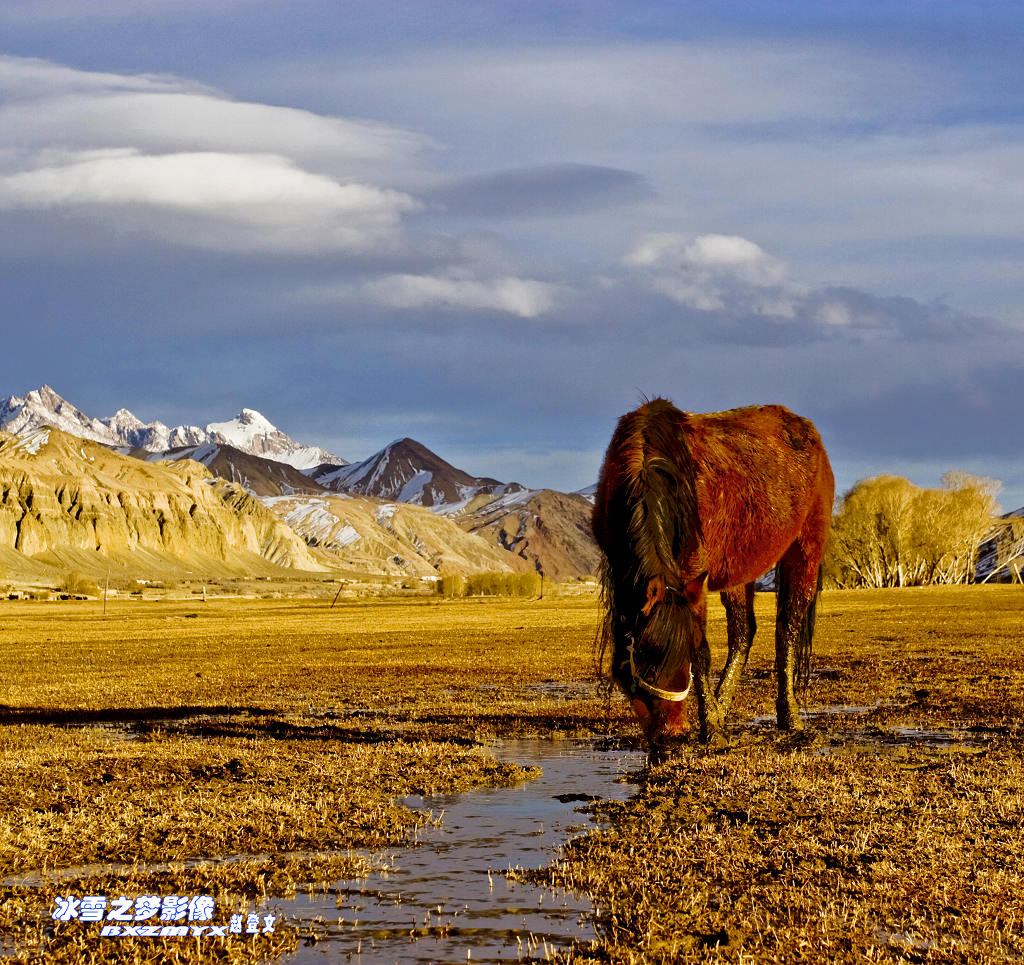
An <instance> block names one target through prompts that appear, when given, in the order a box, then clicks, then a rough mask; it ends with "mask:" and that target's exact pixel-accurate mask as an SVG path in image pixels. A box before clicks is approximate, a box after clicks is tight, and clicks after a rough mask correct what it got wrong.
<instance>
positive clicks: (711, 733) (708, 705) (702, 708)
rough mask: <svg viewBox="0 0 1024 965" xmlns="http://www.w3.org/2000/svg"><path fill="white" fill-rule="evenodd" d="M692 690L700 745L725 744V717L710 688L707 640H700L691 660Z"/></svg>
mask: <svg viewBox="0 0 1024 965" xmlns="http://www.w3.org/2000/svg"><path fill="white" fill-rule="evenodd" d="M692 671H693V688H694V690H695V691H696V692H697V718H698V720H699V721H700V742H701V743H702V744H716V745H717V744H724V743H725V728H724V727H723V724H724V723H725V715H724V714H723V713H722V712H721V710H720V709H719V706H718V701H717V700H716V699H715V693H714V690H713V689H712V686H711V648H710V647H709V646H708V638H707V637H706V636H705V637H703V639H702V640H701V643H700V646H699V647H698V648H697V653H696V655H695V657H694V660H693V667H692Z"/></svg>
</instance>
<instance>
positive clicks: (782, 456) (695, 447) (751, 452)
mask: <svg viewBox="0 0 1024 965" xmlns="http://www.w3.org/2000/svg"><path fill="white" fill-rule="evenodd" d="M685 431H686V433H687V437H688V445H689V448H690V451H691V452H692V453H693V456H694V458H695V459H696V460H697V463H698V465H699V466H700V473H699V475H698V477H697V502H698V506H699V508H700V516H701V524H702V529H703V531H704V534H705V546H706V547H707V549H708V551H709V552H708V557H709V558H708V563H709V564H710V568H711V570H712V573H713V576H714V577H717V578H713V579H712V581H711V585H712V587H713V588H715V589H719V588H724V587H726V586H732V585H736V584H738V583H743V582H745V581H747V580H748V579H754V578H756V577H757V576H758V575H760V572H763V570H764V569H767V568H768V567H770V566H771V565H773V564H774V563H775V562H776V560H777V559H778V557H779V555H780V552H781V551H783V550H785V549H786V548H787V547H788V546H789V545H790V544H791V543H793V542H795V541H796V540H798V539H800V538H801V537H804V536H805V535H806V538H808V539H810V540H811V541H812V542H814V543H815V544H817V543H821V546H822V549H823V547H824V540H825V538H826V537H827V532H828V525H829V521H830V519H831V511H832V499H833V492H834V481H833V477H832V468H831V466H830V464H829V460H828V454H827V453H826V451H825V446H824V444H823V443H822V441H821V436H820V434H819V433H818V430H817V428H816V427H815V425H814V423H813V422H811V420H810V419H805V418H803V417H802V416H798V415H796V414H795V413H794V412H791V411H790V410H789V409H787V408H786V407H785V406H781V405H764V406H745V407H744V408H740V409H729V410H726V411H724V412H709V413H697V414H691V415H689V417H688V419H687V420H686V430H685ZM716 547H717V548H719V549H720V550H721V555H719V554H717V553H715V552H714V548H716ZM713 556H719V558H718V559H713V558H711V557H713ZM716 571H717V572H716ZM755 571H759V572H755Z"/></svg>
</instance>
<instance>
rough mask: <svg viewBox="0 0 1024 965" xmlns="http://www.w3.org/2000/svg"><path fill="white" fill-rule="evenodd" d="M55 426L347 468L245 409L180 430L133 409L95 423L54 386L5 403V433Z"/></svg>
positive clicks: (129, 440)
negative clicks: (227, 448) (229, 448)
mask: <svg viewBox="0 0 1024 965" xmlns="http://www.w3.org/2000/svg"><path fill="white" fill-rule="evenodd" d="M43 426H52V427H54V428H57V429H60V430H61V431H63V432H67V433H70V434H71V435H75V436H79V437H81V438H84V439H92V440H93V441H94V442H101V443H103V444H104V445H107V446H115V447H124V448H127V449H144V450H147V451H149V452H164V451H166V450H168V449H174V448H177V447H180V446H202V445H204V444H206V443H214V444H217V443H219V444H226V445H229V446H233V447H234V448H236V449H240V450H242V452H247V453H250V454H251V455H255V456H263V457H264V458H267V459H274V460H276V461H277V462H283V463H287V464H288V465H290V466H294V467H295V468H296V469H300V470H301V469H313V468H315V467H317V466H321V465H323V464H324V463H329V464H332V465H334V466H339V465H342V466H343V465H347V463H346V461H345V460H344V459H340V458H339V457H338V456H335V455H334V454H332V453H330V452H328V451H327V450H326V449H321V448H320V447H319V446H304V445H302V444H301V443H299V442H296V441H295V440H294V439H292V438H291V436H289V435H286V434H285V433H284V432H282V431H281V430H280V429H278V428H277V427H276V426H275V425H273V424H272V423H271V422H270V421H269V420H268V419H266V418H265V417H264V416H263V415H261V414H260V413H259V412H257V411H256V410H255V409H242V411H241V412H240V413H239V414H238V415H237V416H235V418H234V419H232V420H230V421H228V422H212V423H210V424H209V425H208V426H207V427H206V428H205V429H201V428H200V427H199V426H175V427H174V428H173V429H170V428H168V427H167V426H166V425H164V423H162V422H160V421H159V420H158V421H155V422H149V423H146V422H143V421H142V420H141V419H139V418H138V417H137V416H135V415H133V414H132V413H131V412H129V411H128V410H127V409H118V410H117V412H116V413H114V415H112V416H111V417H110V418H109V419H94V418H92V417H90V416H88V415H86V414H85V413H84V412H83V411H82V410H81V409H79V408H77V407H76V406H74V405H72V404H71V403H70V402H68V401H67V399H65V398H63V397H62V396H61V395H59V394H58V393H57V392H55V391H54V390H53V389H52V388H50V386H48V385H44V386H42V388H39V389H33V390H32V391H31V392H28V393H26V395H25V396H24V398H21V397H19V396H14V395H12V396H11V397H10V398H8V399H7V400H6V401H4V402H2V403H0V429H2V430H3V431H4V432H10V433H12V434H13V435H26V434H27V433H29V432H33V431H34V430H36V429H39V428H42V427H43Z"/></svg>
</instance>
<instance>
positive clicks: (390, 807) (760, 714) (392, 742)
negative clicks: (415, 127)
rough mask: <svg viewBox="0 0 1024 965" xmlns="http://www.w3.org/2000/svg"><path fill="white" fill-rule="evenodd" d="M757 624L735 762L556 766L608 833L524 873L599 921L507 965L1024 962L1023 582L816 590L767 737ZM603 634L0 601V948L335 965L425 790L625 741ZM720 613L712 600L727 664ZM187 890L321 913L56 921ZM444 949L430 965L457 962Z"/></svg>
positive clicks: (459, 953)
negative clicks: (799, 654) (61, 900)
mask: <svg viewBox="0 0 1024 965" xmlns="http://www.w3.org/2000/svg"><path fill="white" fill-rule="evenodd" d="M757 606H758V611H757V612H758V623H759V631H758V636H757V640H756V642H755V646H754V651H753V653H752V656H751V663H750V666H749V668H748V671H747V674H746V678H745V680H744V683H743V686H742V688H741V691H740V693H739V695H738V696H737V700H736V703H735V705H734V710H733V715H732V732H731V735H730V736H731V742H732V746H731V747H729V748H727V749H725V750H720V751H715V752H705V751H703V750H702V749H701V748H699V747H697V746H696V745H691V746H689V747H686V748H683V749H681V751H680V753H679V754H678V755H677V756H675V757H673V758H672V759H671V760H669V761H667V762H665V763H663V764H660V765H658V766H656V767H650V766H645V765H643V764H642V762H641V759H636V760H635V761H634V762H632V763H630V764H629V765H628V768H627V769H628V770H630V771H631V773H632V775H633V777H632V780H634V781H635V782H636V783H635V784H629V785H617V787H620V788H624V790H625V792H626V793H628V794H629V795H631V796H630V797H629V798H628V799H627V800H624V801H615V800H611V799H610V798H609V795H608V794H606V793H605V792H604V791H603V790H601V791H600V792H594V791H591V790H580V786H581V785H583V784H584V783H585V782H584V776H583V775H578V776H576V777H572V776H569V775H566V776H565V777H562V778H560V777H558V775H557V774H555V775H551V774H549V778H553V779H554V780H555V782H556V783H558V782H559V781H561V782H562V783H564V784H565V785H566V787H565V788H564V794H566V795H569V796H571V795H573V794H576V793H579V794H592V793H598V794H599V797H601V798H607V800H599V801H580V802H573V801H571V800H570V801H569V802H559V803H560V804H561V803H567V804H568V806H569V807H572V806H573V805H574V804H578V805H582V806H584V807H587V808H590V809H591V810H593V811H596V813H597V816H598V817H599V818H600V820H601V822H602V824H601V827H600V828H595V827H594V826H593V825H589V820H590V819H589V817H588V815H586V814H580V815H576V817H577V818H578V823H579V824H580V825H581V826H584V825H589V827H590V830H589V831H584V832H583V833H581V834H579V835H577V836H575V837H573V838H572V840H570V841H569V843H568V844H566V846H565V848H564V850H563V851H562V852H561V853H556V852H552V853H551V857H550V860H547V861H543V860H537V861H534V860H530V861H527V862H523V864H524V865H525V867H526V870H524V871H521V872H518V873H516V875H515V877H517V878H520V879H528V880H530V881H531V882H538V883H540V884H541V885H542V886H549V885H550V886H555V887H556V888H560V889H568V891H569V892H572V893H574V894H575V895H576V897H573V898H564V899H558V900H565V901H566V902H573V903H575V904H574V905H573V907H574V908H575V909H576V911H574V912H573V915H575V914H577V912H578V911H579V910H583V911H584V912H585V910H586V908H587V907H588V906H590V905H592V906H593V908H594V912H593V915H592V919H591V920H592V924H591V925H586V924H584V925H583V926H581V927H580V929H579V931H578V933H577V934H576V936H575V937H576V939H577V941H576V944H575V945H572V944H568V945H567V944H560V945H558V947H557V948H554V949H552V947H551V945H550V943H549V945H548V946H544V945H543V944H541V945H535V946H533V947H528V948H527V949H526V952H525V953H524V952H523V951H522V945H521V944H520V945H515V943H513V951H512V952H511V953H510V957H508V958H498V959H497V960H512V961H515V960H516V957H517V956H518V955H522V956H523V957H525V956H526V954H531V955H533V956H534V957H544V956H545V955H551V956H552V957H554V958H556V959H561V960H567V961H600V962H609V961H610V962H647V961H651V962H675V961H733V962H741V961H758V962H760V961H768V962H771V961H785V962H790V961H794V962H795V961H821V960H829V959H831V960H835V961H851V962H852V961H865V960H868V961H871V960H875V961H954V962H960V961H962V962H986V961H992V962H1012V961H1020V960H1021V958H1022V957H1024V944H1022V940H1021V937H1020V935H1021V931H1022V921H1024V898H1022V897H1021V896H1022V895H1024V880H1022V872H1021V870H1020V858H1019V855H1020V854H1022V853H1024V833H1022V831H1021V828H1022V827H1024V801H1022V791H1021V788H1022V786H1024V762H1022V759H1021V758H1022V752H1021V737H1022V728H1021V708H1022V706H1024V652H1022V643H1021V641H1022V636H1024V597H1022V596H1021V590H1020V588H1019V587H972V588H960V589H949V590H947V589H934V590H903V591H877V592H853V593H827V594H825V596H824V598H823V600H822V607H821V611H820V614H819V624H818V627H819V633H818V639H817V642H816V658H815V667H816V670H815V672H814V675H813V677H812V681H811V685H810V688H809V691H808V693H807V694H806V697H805V701H806V712H805V720H806V722H807V723H808V725H809V728H808V732H807V733H806V734H804V735H801V736H800V737H799V738H796V739H791V738H786V737H780V736H778V735H777V734H776V733H775V731H774V729H773V727H772V720H773V719H772V717H771V713H772V710H773V706H774V695H773V687H772V680H771V676H772V674H771V661H772V655H773V648H772V646H771V634H772V622H773V621H772V600H771V598H770V597H768V596H764V597H759V598H758V601H757ZM193 614H195V615H194V616H193ZM597 619H598V613H597V607H596V601H593V600H590V601H587V600H578V599H576V600H558V599H552V600H545V601H540V602H528V601H515V602H500V601H490V602H487V603H480V604H478V603H475V602H472V601H469V602H462V603H456V604H447V605H434V604H423V603H416V602H409V603H390V604H353V605H347V606H344V607H341V606H339V607H337V608H336V609H334V610H330V611H328V610H327V609H326V605H325V604H316V603H312V602H309V601H305V602H298V601H292V602H287V601H259V602H255V601H241V602H232V603H228V602H213V603H211V604H209V605H208V606H207V607H199V606H198V605H197V604H195V603H182V604H170V603H145V604H138V603H133V604H123V605H119V606H115V607H112V608H111V611H110V612H109V613H108V617H107V619H106V620H103V619H102V618H101V617H100V614H99V612H98V608H97V607H96V606H95V605H91V604H79V605H74V604H64V605H56V604H30V603H20V602H13V601H12V602H7V601H4V602H3V603H2V604H0V645H2V648H3V656H4V660H3V661H2V662H0V874H2V877H3V881H4V884H3V887H2V893H0V926H2V927H0V931H2V943H3V944H2V951H3V952H4V953H5V954H8V955H11V954H13V955H14V956H15V957H16V959H17V960H20V961H40V962H41V961H66V962H78V961H82V962H88V961H97V962H98V961H125V962H144V961H154V962H156V961H161V962H162V961H172V962H173V961H180V962H192V961H208V960H210V959H211V958H214V957H216V958H218V959H219V960H223V961H237V962H242V961H245V962H249V961H259V960H288V959H289V958H290V957H294V956H296V955H298V956H300V958H301V960H303V961H308V960H314V961H321V960H334V959H333V958H332V957H331V950H332V949H333V950H337V948H336V947H335V946H334V945H332V943H333V942H335V941H336V940H338V939H339V936H340V935H342V934H345V935H346V936H349V937H351V935H353V934H356V933H357V929H358V926H355V925H354V924H353V922H354V916H353V915H352V914H351V912H352V911H353V908H352V906H351V905H346V902H347V901H348V899H349V897H351V896H352V895H357V894H359V892H360V890H364V891H365V890H369V889H367V883H368V882H372V881H375V880H377V879H374V878H373V877H372V875H374V874H375V873H379V872H380V871H381V870H388V873H389V874H390V870H389V869H390V867H391V862H392V860H394V862H395V864H397V863H399V861H400V860H401V856H402V855H404V854H405V853H406V852H405V849H406V848H407V846H409V845H410V843H411V842H412V841H414V840H415V838H416V837H417V836H421V839H422V841H423V842H424V845H423V847H420V848H418V849H417V848H413V851H419V852H422V853H424V854H426V850H425V849H426V847H427V845H426V842H427V839H428V838H429V836H430V835H431V834H436V833H440V834H442V835H443V834H444V833H445V831H444V829H445V824H444V821H443V819H442V823H441V826H440V829H439V828H437V827H434V826H433V823H432V822H433V819H434V818H436V814H437V808H436V807H434V806H433V804H432V803H431V801H433V800H434V799H433V798H431V799H430V800H425V799H424V798H423V795H425V794H430V795H436V794H442V795H445V794H451V793H460V792H469V794H468V796H467V797H466V798H462V799H460V800H462V801H464V802H468V803H467V804H466V806H467V807H469V808H470V809H471V810H472V809H473V808H478V807H480V803H479V802H482V801H484V800H486V798H484V797H481V798H479V799H478V803H476V804H474V803H473V801H474V794H478V793H479V794H482V795H488V794H492V793H493V792H491V791H488V790H484V791H479V792H474V791H472V789H473V788H492V787H495V786H499V787H500V786H504V787H506V788H512V789H515V788H518V787H520V786H523V782H524V781H526V780H528V779H529V778H530V777H531V775H532V774H533V772H532V771H529V770H524V769H523V768H520V767H517V766H515V765H514V764H512V763H509V762H507V761H504V762H503V761H499V760H497V759H496V758H495V756H494V754H493V753H491V752H489V751H488V749H487V748H488V746H489V744H490V742H493V741H494V740H496V739H499V738H501V739H508V738H522V737H531V738H534V739H541V740H547V741H550V740H552V739H565V738H567V737H576V738H585V739H595V738H597V739H600V740H601V741H603V742H604V743H605V744H606V745H607V742H608V740H609V738H611V740H612V743H613V744H615V745H622V744H625V745H626V746H629V745H631V744H632V745H633V746H636V743H637V736H638V735H637V731H636V728H635V725H634V724H633V722H632V721H631V719H630V718H629V716H628V714H627V713H626V712H625V708H624V707H623V706H622V704H621V702H620V701H618V700H617V699H612V701H611V702H608V701H607V700H606V699H605V698H604V697H603V696H601V695H599V694H598V693H597V692H596V690H595V687H594V683H593V672H592V641H593V636H594V630H595V628H596V624H597ZM723 623H724V621H723V620H722V615H721V612H720V610H718V609H717V608H716V609H715V610H714V611H713V612H712V614H711V625H710V633H711V636H712V640H713V642H715V643H716V644H721V643H723V642H724V625H723ZM722 649H723V648H722V647H720V646H719V647H718V652H719V660H721V656H722ZM543 766H544V765H543V764H542V767H543ZM595 769H596V765H595ZM548 770H549V771H551V770H552V768H551V766H550V765H549V766H548ZM526 786H529V785H526ZM499 794H500V792H499ZM413 796H416V797H413ZM501 800H502V799H501V798H500V797H499V798H498V799H497V803H493V802H492V804H491V805H490V806H488V807H487V808H481V810H482V811H484V812H487V813H494V814H498V813H500V809H501V807H503V806H504V805H503V804H501V803H500V802H501ZM510 800H514V798H511V799H510ZM409 805H421V806H413V807H410V806H409ZM422 805H425V806H422ZM459 806H462V805H459ZM432 808H433V811H434V814H433V816H431V814H430V811H431V809H432ZM502 820H504V819H503V818H499V823H500V821H502ZM568 820H569V821H572V820H574V819H573V818H569V819H568ZM451 827H452V828H454V827H455V824H454V822H453V824H452V825H451ZM487 834H490V835H491V837H490V838H488V837H487V836H486V835H485V836H484V837H483V838H481V842H482V843H481V844H480V847H479V850H480V851H481V852H482V853H484V855H485V856H486V857H487V858H488V861H490V859H491V855H492V854H493V853H494V852H495V851H496V846H495V844H494V841H493V829H492V831H489V832H487ZM470 850H472V845H470ZM410 853H411V852H410ZM534 857H536V856H534ZM491 870H492V875H491V883H492V884H494V892H491V891H490V889H488V895H492V894H494V893H495V892H497V894H498V895H499V897H500V898H501V901H499V902H498V905H499V906H500V905H501V904H502V902H504V903H505V904H506V905H507V904H508V902H506V901H505V899H506V898H507V897H508V895H514V894H517V892H507V893H506V892H501V891H500V890H499V885H498V883H497V880H496V878H497V876H495V875H494V874H493V872H494V871H497V870H504V869H499V868H496V867H491ZM478 874H479V873H478ZM500 887H502V888H506V889H508V887H509V886H508V885H506V884H505V883H504V879H502V883H501V886H500ZM514 887H519V886H518V885H516V886H514ZM378 890H381V891H382V893H383V889H378ZM186 893H188V894H199V893H204V894H210V895H211V896H212V897H213V898H214V899H215V902H216V908H217V912H216V915H217V919H218V922H219V921H220V919H224V921H226V920H227V917H228V915H229V914H232V913H242V912H243V911H244V912H245V913H246V914H248V913H253V912H255V911H256V910H257V909H259V910H260V912H261V913H262V912H263V910H265V909H267V908H270V907H275V902H276V903H277V906H279V907H281V908H286V907H292V908H294V907H296V906H293V905H289V904H288V902H290V901H291V899H292V898H294V897H295V896H296V895H298V896H300V899H301V902H304V906H303V907H305V908H306V909H307V911H308V912H309V913H307V912H306V911H304V912H302V913H301V914H300V913H297V912H296V913H294V914H292V913H282V914H281V916H280V918H279V920H278V922H277V923H276V925H275V928H274V931H273V933H272V934H266V935H258V936H256V937H247V936H245V935H244V934H243V935H240V936H234V937H227V938H215V939H213V940H210V941H205V940H189V941H182V940H180V939H175V938H158V939H152V938H122V939H117V940H114V939H110V938H103V939H101V938H99V937H98V932H99V927H100V926H99V924H94V923H89V922H82V921H77V920H76V921H68V922H54V921H53V919H52V917H51V911H52V908H53V906H54V901H55V897H56V896H58V895H67V894H78V895H82V894H109V895H114V894H117V895H121V894H124V895H127V896H134V895H154V894H164V895H167V894H175V895H180V894H186ZM534 894H536V892H534ZM548 894H550V895H552V898H551V900H552V901H555V900H556V899H555V898H554V897H553V896H554V895H556V894H563V895H564V891H558V892H549V893H548ZM339 900H340V901H341V907H339V905H338V902H339ZM417 900H419V899H417ZM544 900H547V899H544ZM386 906H387V902H386V900H385V901H384V906H383V910H382V911H381V915H383V917H387V916H386V914H385V912H386V910H387V907H386ZM367 907H368V906H367ZM566 907H568V904H567V905H566ZM312 909H317V910H316V911H312ZM395 909H396V918H395V921H394V923H393V927H394V928H405V927H409V928H410V930H411V929H413V926H414V924H415V927H416V928H427V929H429V928H431V927H435V926H436V927H438V928H443V923H442V919H443V917H444V910H445V908H444V905H443V904H442V913H441V915H440V916H439V917H438V918H436V919H434V918H433V916H432V919H431V920H430V921H429V922H426V919H425V915H426V911H424V910H422V909H419V908H417V912H416V914H415V915H414V916H412V917H408V916H407V915H406V914H404V912H403V911H402V906H401V905H395ZM427 910H429V909H427ZM417 915H418V916H419V917H418V919H417V917H416V916H417ZM318 916H319V917H320V918H322V919H323V920H322V921H318V920H317V917H318ZM454 917H455V916H454V915H452V916H451V919H450V920H454ZM570 917H571V916H569V915H568V914H567V915H566V920H568V919H569V918H570ZM339 918H341V919H343V920H344V922H345V924H344V925H339V924H338V920H339ZM407 918H408V921H407ZM381 920H382V919H381ZM425 922H426V924H425ZM374 927H375V928H376V930H377V931H381V930H382V928H383V930H384V931H386V930H387V928H386V927H383V926H381V923H380V921H377V922H376V923H375V925H374ZM588 927H589V928H591V929H592V931H590V932H588V931H587V928H588ZM454 930H455V929H454V928H450V929H449V931H450V932H452V931H454ZM498 930H499V931H501V930H502V929H501V928H499V929H498ZM513 930H514V929H512V928H511V926H510V928H509V932H510V934H511V932H512V931H513ZM528 933H529V929H527V934H528ZM592 936H593V940H591V937H592ZM409 937H414V936H409ZM517 937H520V938H521V939H522V941H526V936H525V935H523V936H520V935H518V934H517ZM359 940H360V939H359V938H358V937H357V938H356V941H357V942H358V941H359ZM368 940H370V941H374V940H375V939H374V938H373V936H372V934H370V935H369V939H368ZM436 940H437V936H433V935H426V936H424V937H423V938H421V939H420V940H419V941H414V942H411V943H407V944H410V945H412V946H413V948H418V949H423V948H426V947H428V946H426V945H423V944H421V943H422V942H424V941H436ZM493 947H495V946H492V948H493ZM481 948H483V943H481ZM322 949H327V950H328V952H327V954H324V953H323V952H322ZM371 949H372V950H373V951H374V952H376V949H373V948H372V946H371ZM435 949H436V954H437V957H436V959H434V958H430V957H427V958H426V959H420V960H437V961H459V962H464V961H466V960H467V959H466V954H465V951H466V950H468V951H470V953H471V955H472V951H473V950H472V948H471V947H470V948H466V947H465V946H459V947H457V948H456V949H455V950H454V957H451V956H452V954H453V953H452V952H451V951H450V950H444V951H442V950H439V949H440V946H435ZM356 952H357V954H358V953H359V952H360V949H359V947H358V945H357V949H356ZM344 954H345V955H347V954H348V951H347V950H346V952H345V953H344ZM364 954H365V952H364ZM416 954H419V952H418V951H417V952H416ZM502 954H504V953H502ZM342 958H343V960H344V956H342ZM364 960H365V961H374V962H377V961H389V960H391V959H390V958H387V957H385V958H380V957H376V958H364ZM394 960H395V961H399V960H403V959H400V958H395V959H394ZM404 960H415V959H408V958H407V959H404ZM470 960H473V959H472V958H471V959H470ZM477 960H479V959H477Z"/></svg>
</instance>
